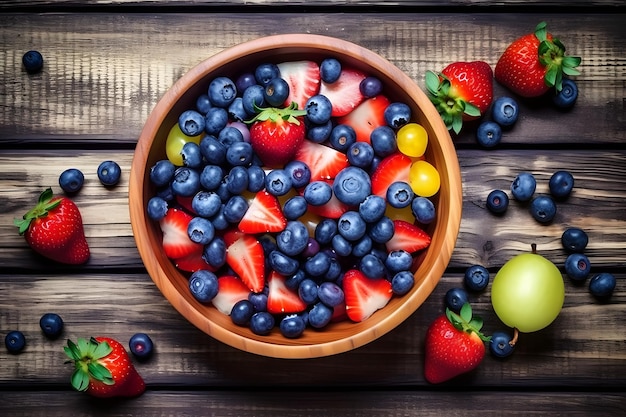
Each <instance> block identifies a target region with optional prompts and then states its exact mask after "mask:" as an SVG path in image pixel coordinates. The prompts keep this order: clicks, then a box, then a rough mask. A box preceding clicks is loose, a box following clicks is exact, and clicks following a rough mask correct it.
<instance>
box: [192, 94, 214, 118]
mask: <svg viewBox="0 0 626 417" xmlns="http://www.w3.org/2000/svg"><path fill="white" fill-rule="evenodd" d="M211 107H213V106H212V105H211V100H209V95H208V94H200V95H199V96H198V98H197V99H196V109H197V110H198V111H199V112H200V113H202V114H204V115H206V114H207V113H208V112H209V110H210V109H211Z"/></svg>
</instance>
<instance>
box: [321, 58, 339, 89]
mask: <svg viewBox="0 0 626 417" xmlns="http://www.w3.org/2000/svg"><path fill="white" fill-rule="evenodd" d="M340 75H341V63H340V62H339V61H338V60H337V59H335V58H326V59H324V60H323V61H322V62H321V63H320V78H321V79H322V81H324V82H325V83H329V84H332V83H334V82H335V81H337V80H338V79H339V76H340Z"/></svg>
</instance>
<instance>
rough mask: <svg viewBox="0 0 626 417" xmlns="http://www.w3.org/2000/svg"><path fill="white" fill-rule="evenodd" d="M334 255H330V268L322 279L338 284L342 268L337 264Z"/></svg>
mask: <svg viewBox="0 0 626 417" xmlns="http://www.w3.org/2000/svg"><path fill="white" fill-rule="evenodd" d="M329 252H330V251H329ZM335 255H336V254H334V253H333V254H332V256H330V257H329V258H330V268H328V272H326V274H324V277H323V278H324V279H325V280H326V281H333V282H336V283H337V284H340V282H339V277H340V276H341V274H342V273H343V271H342V269H341V268H342V267H341V264H340V263H339V260H338V259H337V256H335Z"/></svg>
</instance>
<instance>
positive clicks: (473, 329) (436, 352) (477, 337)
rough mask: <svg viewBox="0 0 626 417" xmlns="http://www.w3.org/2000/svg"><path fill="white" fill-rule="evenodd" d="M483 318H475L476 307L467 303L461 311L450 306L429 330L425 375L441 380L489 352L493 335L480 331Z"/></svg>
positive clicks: (473, 364) (472, 365)
mask: <svg viewBox="0 0 626 417" xmlns="http://www.w3.org/2000/svg"><path fill="white" fill-rule="evenodd" d="M482 325H483V322H482V319H480V317H474V318H472V308H471V307H470V305H469V303H465V304H464V305H463V307H462V308H461V311H460V315H459V314H456V313H454V312H452V311H451V310H450V309H446V314H445V315H443V314H442V315H441V316H439V317H437V318H436V319H435V321H434V322H433V323H432V324H431V325H430V327H429V328H428V331H427V332H426V353H425V355H426V358H425V363H424V377H425V378H426V380H427V381H428V382H430V383H431V384H438V383H441V382H444V381H447V380H449V379H452V378H454V377H456V376H458V375H461V374H463V373H466V372H469V371H471V370H472V369H474V368H476V367H477V366H478V365H479V364H480V362H481V361H482V360H483V357H484V356H485V344H484V342H488V341H489V340H490V338H489V337H486V336H484V335H483V334H482V333H480V328H481V327H482Z"/></svg>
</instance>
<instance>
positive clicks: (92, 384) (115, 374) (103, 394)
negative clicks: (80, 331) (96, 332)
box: [63, 336, 146, 398]
mask: <svg viewBox="0 0 626 417" xmlns="http://www.w3.org/2000/svg"><path fill="white" fill-rule="evenodd" d="M63 349H64V350H65V354H66V355H67V356H68V357H69V358H70V360H69V361H68V362H73V363H74V366H75V369H74V373H73V374H72V386H73V387H74V388H75V389H76V390H78V391H83V392H87V393H88V394H90V395H92V396H94V397H99V398H110V397H136V396H138V395H141V394H142V393H143V392H144V391H145V390H146V384H145V383H144V381H143V379H142V378H141V376H140V375H139V373H137V370H136V369H135V367H134V366H133V364H132V363H131V361H130V357H129V356H128V353H127V352H126V349H124V346H123V345H122V344H121V343H119V342H118V341H116V340H114V339H111V338H109V337H102V336H101V337H95V338H94V337H92V338H91V339H89V340H87V339H83V338H79V339H78V340H77V342H76V343H74V342H72V341H71V340H68V341H67V346H66V347H64V348H63Z"/></svg>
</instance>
